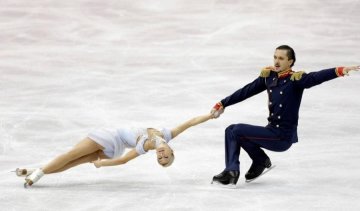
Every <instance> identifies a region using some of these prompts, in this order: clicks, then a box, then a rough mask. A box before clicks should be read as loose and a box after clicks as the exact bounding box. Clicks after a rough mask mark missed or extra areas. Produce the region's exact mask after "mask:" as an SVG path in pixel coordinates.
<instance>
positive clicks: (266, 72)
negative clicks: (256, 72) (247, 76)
mask: <svg viewBox="0 0 360 211" xmlns="http://www.w3.org/2000/svg"><path fill="white" fill-rule="evenodd" d="M271 70H272V68H270V67H264V68H263V69H262V70H261V73H260V77H262V78H267V77H269V76H270V72H271Z"/></svg>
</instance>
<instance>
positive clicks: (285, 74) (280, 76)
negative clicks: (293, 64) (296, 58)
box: [278, 69, 293, 78]
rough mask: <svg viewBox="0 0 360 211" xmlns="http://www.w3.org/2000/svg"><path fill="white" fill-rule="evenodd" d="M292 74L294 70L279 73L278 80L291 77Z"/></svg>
mask: <svg viewBox="0 0 360 211" xmlns="http://www.w3.org/2000/svg"><path fill="white" fill-rule="evenodd" d="M292 72H293V71H292V69H287V70H284V71H281V72H278V78H285V77H287V76H289V75H291V74H292Z"/></svg>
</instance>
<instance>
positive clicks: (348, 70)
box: [343, 65, 360, 75]
mask: <svg viewBox="0 0 360 211" xmlns="http://www.w3.org/2000/svg"><path fill="white" fill-rule="evenodd" d="M352 70H353V71H358V70H360V65H359V66H350V67H344V70H343V74H344V75H349V72H350V71H352Z"/></svg>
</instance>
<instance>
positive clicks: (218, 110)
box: [210, 102, 224, 119]
mask: <svg viewBox="0 0 360 211" xmlns="http://www.w3.org/2000/svg"><path fill="white" fill-rule="evenodd" d="M210 113H211V114H212V116H213V118H215V119H216V118H218V117H219V116H220V115H221V114H222V113H224V106H223V105H222V104H221V102H218V103H216V104H215V105H214V107H213V108H212V109H211V111H210Z"/></svg>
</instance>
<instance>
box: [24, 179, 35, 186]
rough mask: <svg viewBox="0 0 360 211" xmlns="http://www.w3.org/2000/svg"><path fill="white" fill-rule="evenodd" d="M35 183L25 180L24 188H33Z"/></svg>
mask: <svg viewBox="0 0 360 211" xmlns="http://www.w3.org/2000/svg"><path fill="white" fill-rule="evenodd" d="M32 184H33V182H32V181H31V180H28V179H25V183H24V188H28V187H30V186H32Z"/></svg>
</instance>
